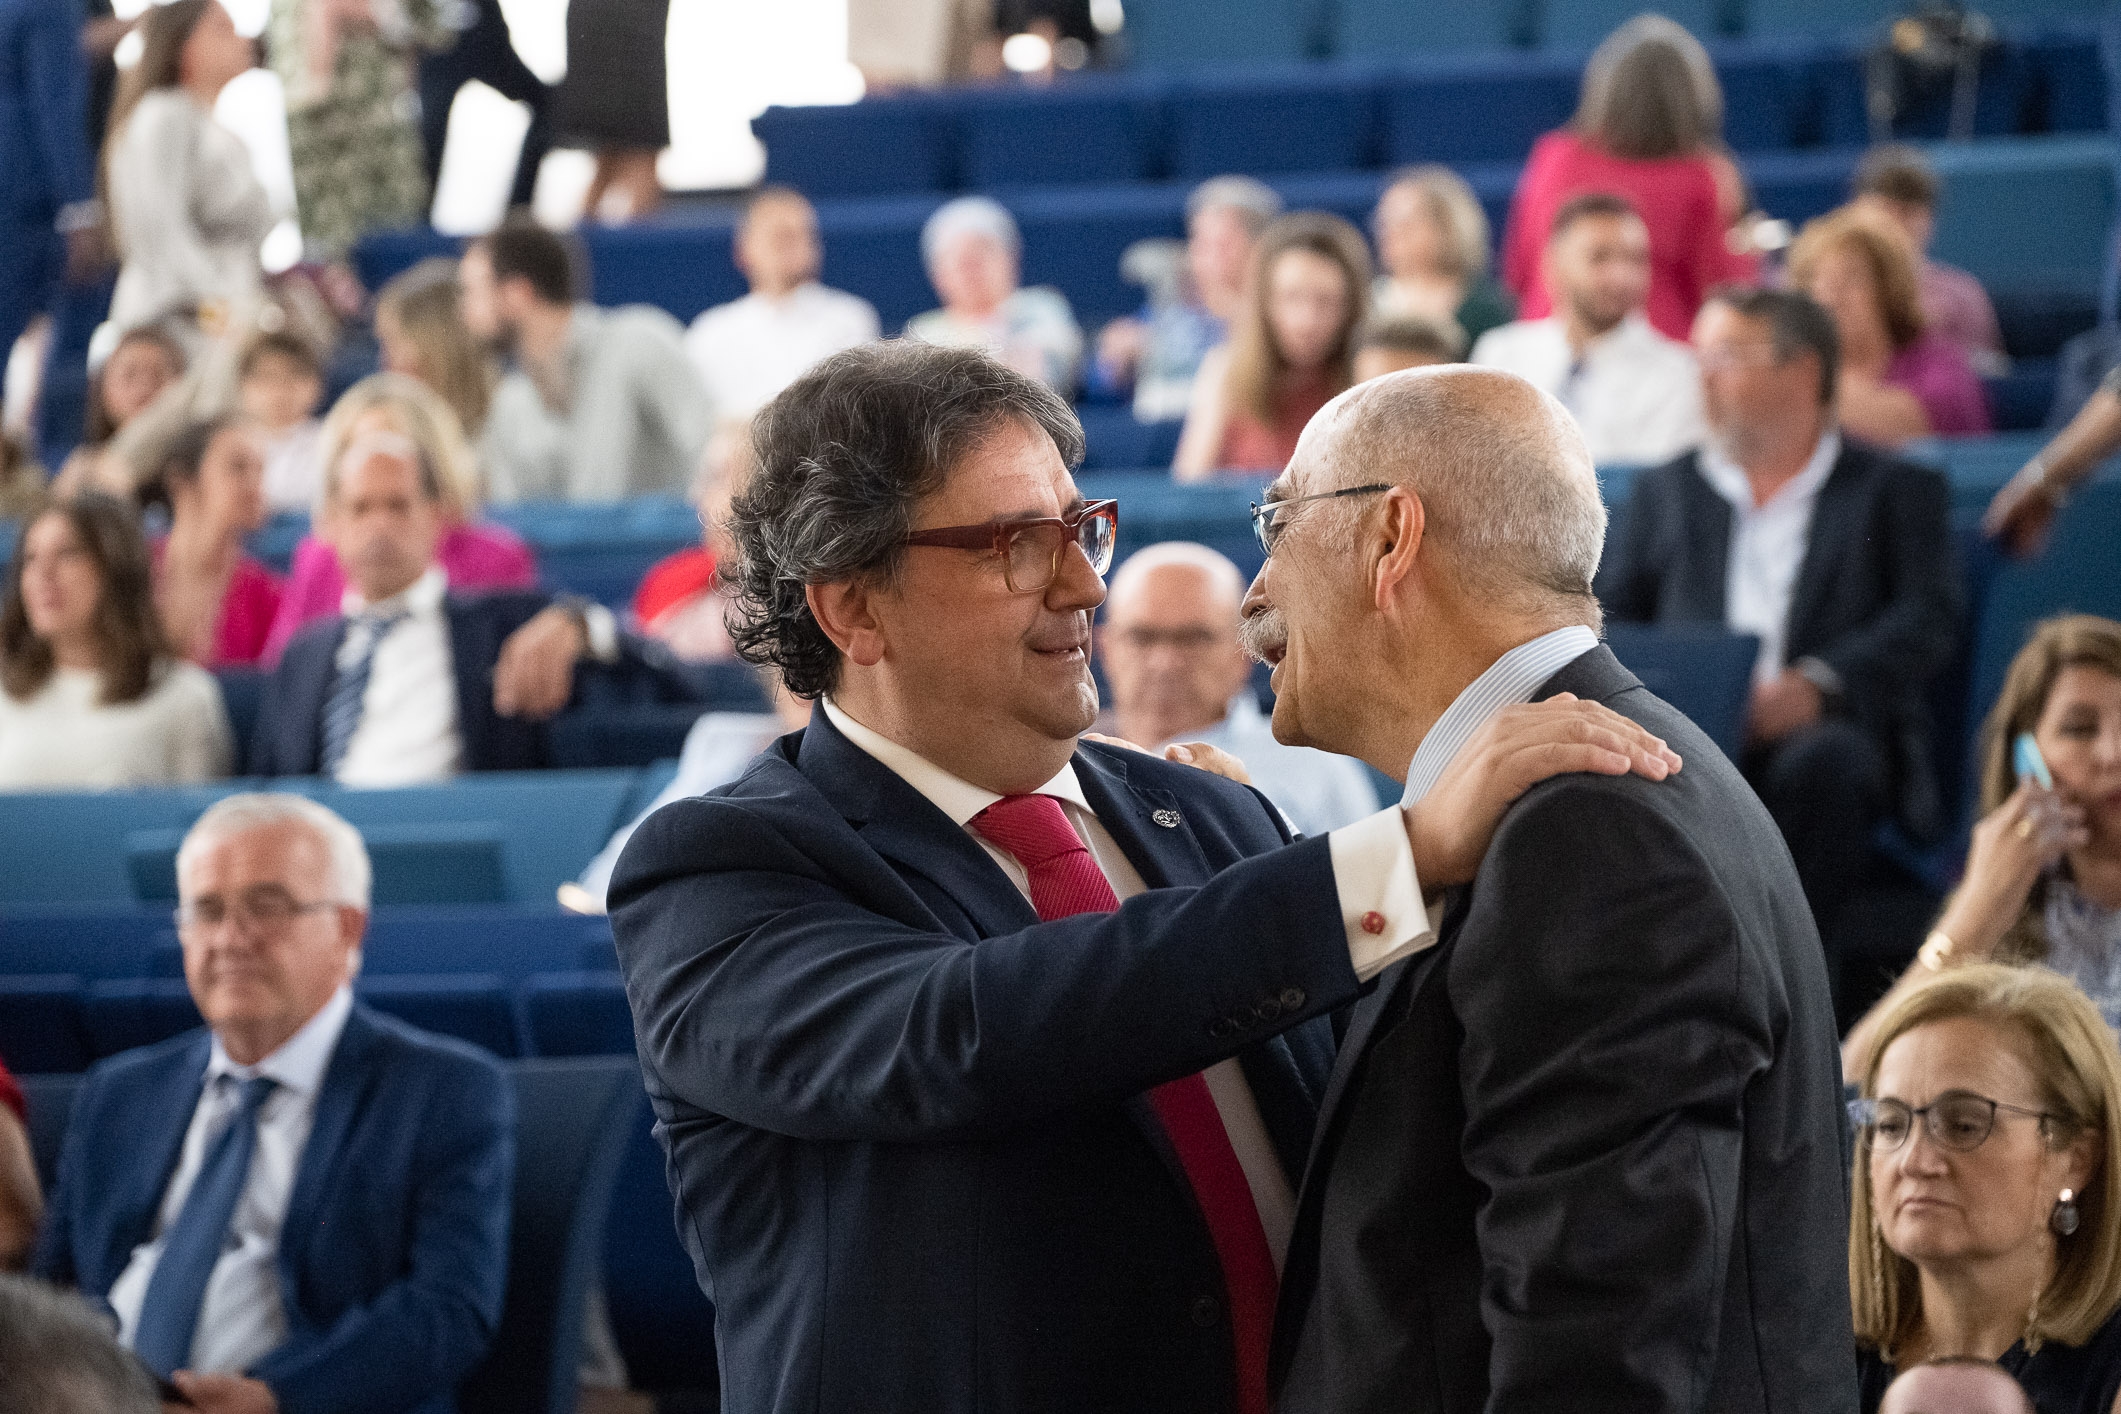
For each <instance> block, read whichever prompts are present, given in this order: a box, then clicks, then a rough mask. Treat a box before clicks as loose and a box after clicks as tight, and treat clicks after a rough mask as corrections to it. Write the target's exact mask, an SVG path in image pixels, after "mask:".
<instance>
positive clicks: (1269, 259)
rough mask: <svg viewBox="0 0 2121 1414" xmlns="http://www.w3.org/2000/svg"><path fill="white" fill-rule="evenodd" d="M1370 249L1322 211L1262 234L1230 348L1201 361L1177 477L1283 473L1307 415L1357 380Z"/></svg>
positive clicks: (1296, 215)
mask: <svg viewBox="0 0 2121 1414" xmlns="http://www.w3.org/2000/svg"><path fill="white" fill-rule="evenodd" d="M1369 293H1370V250H1369V247H1368V246H1366V245H1364V244H1363V240H1362V233H1361V232H1360V231H1358V230H1356V229H1355V228H1354V227H1353V226H1351V225H1349V224H1348V223H1347V222H1346V221H1343V220H1341V219H1340V218H1339V217H1338V216H1329V215H1327V214H1326V213H1324V212H1322V211H1298V212H1294V213H1292V214H1290V215H1288V216H1284V217H1282V218H1281V219H1280V220H1278V221H1276V222H1274V224H1273V225H1271V226H1269V227H1267V229H1266V230H1265V231H1264V232H1262V233H1261V234H1260V238H1259V245H1258V247H1257V248H1256V249H1255V250H1254V251H1253V252H1252V268H1251V271H1250V272H1249V274H1248V276H1247V278H1246V286H1245V304H1244V309H1243V312H1242V313H1241V314H1240V315H1239V316H1238V322H1237V325H1236V327H1235V328H1234V329H1233V330H1232V331H1231V335H1230V342H1229V343H1227V344H1224V345H1222V346H1221V347H1220V348H1217V349H1215V350H1213V351H1211V352H1210V353H1209V354H1208V356H1207V357H1206V358H1204V359H1202V360H1201V364H1200V373H1199V374H1198V375H1197V376H1196V377H1195V378H1194V380H1193V403H1192V406H1191V407H1190V408H1188V409H1187V411H1186V427H1185V431H1184V432H1182V433H1181V434H1180V435H1179V439H1178V454H1177V456H1176V457H1175V458H1174V459H1173V461H1172V465H1171V471H1172V474H1173V475H1174V476H1176V477H1177V478H1178V479H1179V480H1180V481H1202V480H1205V479H1207V478H1208V477H1210V476H1213V475H1214V474H1215V473H1216V472H1218V471H1250V472H1260V471H1280V470H1281V469H1282V467H1283V466H1285V465H1287V463H1288V460H1289V456H1290V454H1291V453H1292V452H1294V451H1295V450H1296V439H1297V437H1298V435H1299V434H1301V433H1302V432H1303V430H1304V424H1305V423H1307V422H1309V421H1310V420H1311V415H1312V414H1313V413H1315V412H1317V411H1318V410H1319V409H1320V408H1322V407H1324V406H1325V405H1326V404H1327V403H1328V402H1331V401H1332V400H1333V398H1334V397H1335V396H1336V395H1338V394H1340V393H1342V392H1344V391H1346V390H1347V389H1348V388H1349V387H1350V386H1352V385H1353V383H1354V381H1355V331H1356V330H1357V329H1359V328H1361V327H1362V322H1363V317H1364V315H1365V314H1366V313H1367V312H1368V305H1369Z"/></svg>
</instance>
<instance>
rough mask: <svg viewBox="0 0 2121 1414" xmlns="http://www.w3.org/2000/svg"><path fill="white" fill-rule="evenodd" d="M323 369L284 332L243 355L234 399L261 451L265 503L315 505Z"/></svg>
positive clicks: (298, 507)
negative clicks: (318, 414) (319, 409)
mask: <svg viewBox="0 0 2121 1414" xmlns="http://www.w3.org/2000/svg"><path fill="white" fill-rule="evenodd" d="M323 397H324V370H323V368H322V366H321V365H320V363H319V362H318V359H317V352H316V350H315V349H313V348H311V347H310V346H309V345H308V344H307V343H305V342H303V340H302V339H301V338H300V337H299V336H297V335H295V334H292V333H289V332H288V331H286V330H284V329H281V330H274V331H271V332H268V333H263V334H259V335H258V336H257V337H256V338H254V339H252V340H251V342H250V347H249V348H247V349H245V350H244V352H243V363H242V368H241V381H240V382H239V383H238V385H237V401H238V403H239V405H240V406H241V407H242V409H243V414H244V416H245V417H246V418H248V419H249V420H250V422H251V424H252V425H253V427H254V429H255V433H256V436H257V437H258V439H259V441H260V442H261V443H262V444H263V448H264V452H265V504H266V505H267V506H269V507H270V508H271V509H273V510H275V511H301V512H303V513H305V514H306V513H307V512H308V511H309V510H310V509H311V507H313V506H314V505H315V504H316V499H317V483H318V481H319V480H320V479H321V473H320V472H319V470H318V466H317V437H318V434H319V433H320V432H321V431H322V430H323V424H322V423H320V422H319V421H318V420H317V404H318V402H320V401H321V400H322V399H323Z"/></svg>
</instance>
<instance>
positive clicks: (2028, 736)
mask: <svg viewBox="0 0 2121 1414" xmlns="http://www.w3.org/2000/svg"><path fill="white" fill-rule="evenodd" d="M2011 764H2012V765H2013V766H2014V767H2015V768H2016V770H2017V772H2018V779H2019V780H2021V781H2031V782H2032V783H2033V784H2034V785H2036V786H2038V787H2040V789H2042V790H2053V789H2054V788H2055V778H2054V776H2053V775H2052V774H2051V773H2050V772H2049V771H2048V769H2047V758H2046V757H2044V756H2042V755H2041V754H2040V744H2039V743H2038V742H2036V741H2034V740H2033V734H2032V733H2031V732H2020V733H2018V739H2017V740H2016V741H2014V742H2012V743H2011Z"/></svg>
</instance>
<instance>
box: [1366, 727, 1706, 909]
mask: <svg viewBox="0 0 2121 1414" xmlns="http://www.w3.org/2000/svg"><path fill="white" fill-rule="evenodd" d="M1680 765H1681V762H1680V759H1679V754H1678V753H1677V752H1675V751H1673V750H1672V749H1671V748H1670V747H1667V746H1666V745H1665V744H1664V743H1663V742H1662V741H1661V740H1659V739H1658V738H1656V737H1654V736H1652V735H1650V733H1649V732H1647V731H1645V730H1643V728H1642V727H1641V725H1640V724H1638V723H1636V722H1633V721H1631V720H1629V719H1628V718H1626V717H1623V716H1621V715H1620V714H1619V713H1618V712H1615V711H1613V710H1612V709H1611V708H1609V707H1605V706H1601V705H1600V704H1599V703H1596V702H1583V701H1580V700H1578V699H1577V698H1576V696H1575V695H1574V694H1572V693H1566V692H1564V693H1562V694H1560V695H1559V696H1556V697H1550V698H1548V699H1547V700H1546V701H1544V702H1534V703H1528V704H1525V705H1522V706H1512V707H1505V708H1503V709H1502V710H1501V711H1500V712H1497V713H1496V714H1495V715H1494V716H1493V717H1491V718H1489V719H1488V721H1487V723H1486V724H1485V725H1484V726H1482V727H1481V729H1480V730H1479V731H1477V732H1475V733H1473V739H1472V740H1471V741H1468V742H1467V743H1466V744H1465V748H1464V749H1463V750H1461V751H1460V752H1459V753H1458V756H1457V758H1456V759H1455V760H1453V761H1452V762H1451V765H1450V767H1449V769H1447V770H1446V771H1445V772H1444V773H1443V777H1442V779H1440V780H1438V781H1437V782H1436V785H1435V788H1434V789H1432V790H1431V791H1430V792H1429V793H1428V794H1427V795H1426V796H1424V797H1422V799H1421V800H1420V801H1419V802H1418V803H1416V804H1414V805H1411V806H1408V807H1407V808H1406V810H1405V811H1403V812H1402V814H1403V815H1404V817H1405V820H1406V826H1407V843H1408V844H1409V845H1410V846H1412V848H1413V851H1414V871H1415V874H1416V875H1417V876H1418V877H1419V878H1420V880H1421V886H1422V889H1423V891H1424V892H1426V893H1428V894H1430V895H1431V896H1433V895H1434V894H1436V893H1437V892H1438V891H1440V890H1443V889H1447V888H1450V887H1452V886H1454V885H1457V884H1463V883H1466V882H1468V881H1469V880H1471V879H1472V877H1473V876H1474V875H1475V874H1476V873H1478V872H1479V870H1480V860H1481V857H1482V856H1483V855H1485V854H1486V853H1487V852H1488V841H1489V840H1490V839H1492V838H1494V835H1495V827H1496V826H1497V825H1499V824H1500V823H1502V815H1503V812H1504V811H1505V810H1507V809H1509V808H1510V805H1511V804H1512V802H1514V801H1515V800H1516V799H1517V797H1518V796H1520V795H1523V794H1524V793H1525V792H1526V791H1528V790H1530V789H1531V788H1532V787H1533V786H1535V785H1538V784H1539V783H1540V782H1541V781H1543V780H1545V779H1547V778H1548V777H1549V776H1559V775H1565V774H1567V773H1569V772H1571V771H1589V772H1593V773H1595V774H1597V775H1601V776H1624V775H1626V774H1627V773H1628V772H1630V771H1633V772H1635V773H1636V774H1637V775H1641V776H1647V777H1649V778H1650V779H1651V780H1653V781H1661V780H1663V779H1664V778H1665V777H1667V776H1669V775H1671V774H1672V773H1673V772H1674V771H1677V770H1678V769H1679V768H1680Z"/></svg>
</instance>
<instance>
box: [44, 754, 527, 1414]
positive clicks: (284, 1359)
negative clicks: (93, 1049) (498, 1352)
mask: <svg viewBox="0 0 2121 1414" xmlns="http://www.w3.org/2000/svg"><path fill="white" fill-rule="evenodd" d="M369 883H370V866H369V860H368V851H367V849H366V848H365V847H364V846H363V844H362V842H361V836H360V834H359V833H358V832H357V831H356V830H355V829H354V828H353V826H351V825H349V824H347V823H346V822H345V821H344V820H342V819H341V818H339V816H337V815H335V814H333V813H332V812H331V811H330V810H328V809H326V808H325V807H324V806H322V805H319V804H317V803H316V802H315V801H313V800H309V799H306V798H304V797H301V796H295V795H233V796H229V797H228V798H227V799H225V800H221V801H218V802H216V803H215V804H214V805H213V806H212V807H211V808H209V809H208V810H207V811H206V813H205V814H204V815H202V816H200V817H199V821H198V823H197V824H195V825H193V826H192V827H191V829H190V831H189V832H188V833H187V834H186V835H185V837H184V841H183V843H182V844H181V845H180V846H179V847H178V850H177V941H178V943H179V944H180V945H181V946H182V949H183V957H184V979H185V981H186V983H187V984H188V985H189V986H190V989H191V996H192V1000H193V1001H194V1002H195V1003H197V1004H198V1008H199V1015H200V1016H201V1017H202V1018H204V1020H205V1023H206V1024H205V1026H204V1027H202V1028H200V1029H198V1030H194V1031H190V1032H186V1033H185V1034H183V1035H181V1036H176V1037H173V1038H172V1039H170V1040H167V1041H164V1042H162V1043H161V1044H159V1045H153V1046H143V1047H141V1048H139V1049H137V1050H131V1051H124V1052H121V1053H119V1054H118V1055H115V1056H112V1057H111V1058H110V1059H108V1060H105V1061H102V1062H100V1063H99V1064H98V1065H97V1066H96V1067H95V1068H94V1069H93V1070H91V1071H89V1073H88V1075H87V1077H86V1078H85V1079H84V1080H83V1081H82V1082H81V1088H80V1090H79V1092H78V1094H77V1096H76V1098H75V1100H74V1108H73V1115H72V1119H71V1122H70V1123H69V1124H68V1126H67V1132H66V1146H65V1149H64V1151H63V1153H62V1155H61V1158H60V1161H59V1181H58V1183H57V1185H56V1186H55V1190H54V1192H53V1194H52V1204H51V1212H50V1216H49V1221H48V1222H47V1223H46V1225H45V1230H44V1234H43V1236H42V1238H41V1240H40V1241H39V1243H38V1246H37V1262H36V1267H37V1272H38V1274H39V1275H40V1276H44V1277H46V1278H48V1279H50V1280H53V1281H57V1282H61V1283H64V1284H68V1285H72V1286H75V1287H78V1288H79V1289H80V1291H81V1293H82V1295H83V1296H85V1297H87V1298H88V1299H89V1300H90V1301H92V1302H96V1303H98V1304H100V1305H102V1306H103V1307H104V1308H105V1309H106V1310H107V1311H109V1312H110V1313H111V1314H112V1315H114V1316H115V1317H116V1319H117V1326H118V1335H119V1339H120V1340H122V1341H123V1342H124V1343H125V1344H126V1345H128V1346H130V1347H131V1348H132V1350H133V1353H134V1354H136V1355H137V1356H139V1358H140V1359H141V1360H142V1361H143V1362H145V1363H146V1365H147V1367H148V1368H149V1369H151V1370H152V1371H154V1372H155V1373H156V1374H157V1375H159V1376H161V1377H163V1378H165V1379H168V1380H170V1381H171V1382H172V1383H174V1384H175V1385H176V1386H177V1388H178V1390H179V1391H180V1392H181V1393H182V1394H183V1395H184V1396H185V1401H184V1402H186V1403H188V1404H190V1405H192V1406H195V1407H197V1408H198V1409H200V1410H202V1411H206V1414H270V1411H273V1410H287V1411H289V1412H290V1414H293V1411H297V1410H305V1409H314V1410H360V1411H363V1414H409V1411H413V1410H425V1409H437V1408H451V1407H453V1405H454V1394H455V1390H456V1385H457V1382H458V1381H459V1380H461V1379H462V1378H463V1377H464V1376H465V1375H467V1374H469V1373H470V1372H471V1370H472V1367H473V1366H475V1365H476V1364H477V1363H478V1362H479V1359H480V1357H482V1356H483V1355H485V1353H486V1349H487V1346H488V1344H489V1343H490V1342H491V1341H492V1339H493V1334H494V1328H495V1326H496V1325H497V1324H498V1323H499V1321H500V1316H501V1295H502V1290H503V1288H504V1286H505V1285H506V1270H507V1262H508V1221H509V1213H508V1209H509V1194H510V1186H511V1180H512V1176H513V1172H514V1168H515V1133H514V1119H515V1116H514V1113H513V1110H514V1105H513V1092H512V1090H511V1087H510V1085H509V1083H508V1077H507V1075H506V1074H505V1073H504V1072H503V1071H502V1069H501V1067H500V1066H499V1065H498V1064H497V1063H496V1062H495V1061H494V1059H493V1057H491V1056H489V1055H487V1054H486V1053H485V1052H484V1051H481V1050H478V1049H477V1048H476V1047H472V1046H467V1045H465V1044H464V1043H463V1042H461V1041H455V1040H449V1039H445V1038H443V1037H439V1036H431V1035H428V1034H427V1033H426V1032H423V1031H416V1030H414V1029H413V1028H412V1027H410V1026H407V1025H405V1024H404V1023H403V1022H400V1021H398V1020H396V1019H394V1018H392V1017H388V1016H384V1015H382V1014H380V1013H378V1012H373V1011H370V1010H369V1009H368V1008H367V1007H365V1006H363V1005H361V1004H360V1003H359V1002H357V1001H355V1000H354V996H353V979H354V975H355V973H356V972H358V971H359V970H360V958H361V939H362V934H363V933H364V931H365V930H366V928H367V925H368V911H369ZM526 1157H527V1156H526Z"/></svg>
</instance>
